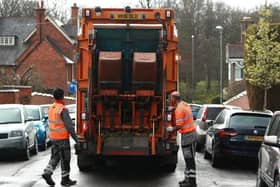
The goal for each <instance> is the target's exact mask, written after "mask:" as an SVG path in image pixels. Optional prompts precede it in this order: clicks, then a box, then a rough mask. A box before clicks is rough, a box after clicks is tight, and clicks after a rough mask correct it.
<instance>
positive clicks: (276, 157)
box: [257, 111, 280, 187]
mask: <svg viewBox="0 0 280 187" xmlns="http://www.w3.org/2000/svg"><path fill="white" fill-rule="evenodd" d="M279 140H280V111H277V112H275V113H274V115H273V117H272V120H271V123H270V124H269V126H268V128H267V130H266V133H265V136H264V142H263V143H262V145H261V147H260V150H259V154H258V159H259V168H258V176H257V187H272V186H273V187H279V186H280V141H279Z"/></svg>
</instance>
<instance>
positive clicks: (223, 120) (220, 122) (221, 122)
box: [215, 110, 226, 124]
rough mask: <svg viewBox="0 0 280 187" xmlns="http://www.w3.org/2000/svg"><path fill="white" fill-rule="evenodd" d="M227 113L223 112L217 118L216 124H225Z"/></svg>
mask: <svg viewBox="0 0 280 187" xmlns="http://www.w3.org/2000/svg"><path fill="white" fill-rule="evenodd" d="M225 114H226V111H225V110H223V111H222V112H221V113H220V114H219V115H218V116H217V118H216V120H215V124H223V123H224V122H225Z"/></svg>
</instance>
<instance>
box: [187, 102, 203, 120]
mask: <svg viewBox="0 0 280 187" xmlns="http://www.w3.org/2000/svg"><path fill="white" fill-rule="evenodd" d="M189 105H190V107H191V109H192V114H193V119H194V120H196V118H197V114H198V111H199V110H200V108H201V106H202V105H198V104H193V103H191V104H189Z"/></svg>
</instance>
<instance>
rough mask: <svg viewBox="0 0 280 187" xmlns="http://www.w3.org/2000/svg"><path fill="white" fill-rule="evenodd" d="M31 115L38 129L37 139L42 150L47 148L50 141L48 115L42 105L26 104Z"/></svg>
mask: <svg viewBox="0 0 280 187" xmlns="http://www.w3.org/2000/svg"><path fill="white" fill-rule="evenodd" d="M25 106H26V109H27V113H28V115H29V116H32V117H33V122H34V123H33V124H34V126H35V127H36V129H37V141H38V145H39V148H40V149H41V150H46V149H47V147H48V144H49V142H50V138H49V125H48V120H47V115H46V114H45V111H44V110H43V107H42V106H39V105H25Z"/></svg>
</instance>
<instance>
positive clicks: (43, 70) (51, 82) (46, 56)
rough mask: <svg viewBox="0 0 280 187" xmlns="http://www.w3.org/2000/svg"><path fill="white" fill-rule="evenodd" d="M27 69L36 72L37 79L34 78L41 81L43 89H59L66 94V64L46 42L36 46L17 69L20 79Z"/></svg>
mask: <svg viewBox="0 0 280 187" xmlns="http://www.w3.org/2000/svg"><path fill="white" fill-rule="evenodd" d="M29 68H32V72H36V76H38V77H35V78H38V79H40V80H41V81H42V84H43V85H42V86H43V87H44V88H49V89H53V88H56V87H59V88H62V89H64V92H65V93H67V78H66V62H65V60H64V58H63V57H62V56H61V55H60V54H59V53H58V52H57V51H56V50H55V49H54V48H53V47H52V46H51V45H50V44H49V43H48V42H47V41H43V42H42V43H40V44H39V45H38V47H37V48H36V49H35V50H34V51H33V52H32V53H31V54H30V55H29V56H28V57H27V58H26V59H25V61H24V62H23V63H22V64H21V65H20V66H19V67H18V69H17V73H18V74H19V75H20V76H21V77H22V76H24V74H25V72H26V70H27V69H29ZM23 78H24V77H23Z"/></svg>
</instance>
